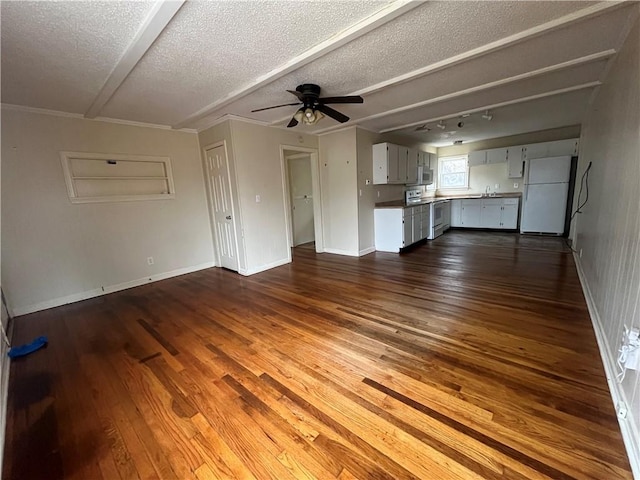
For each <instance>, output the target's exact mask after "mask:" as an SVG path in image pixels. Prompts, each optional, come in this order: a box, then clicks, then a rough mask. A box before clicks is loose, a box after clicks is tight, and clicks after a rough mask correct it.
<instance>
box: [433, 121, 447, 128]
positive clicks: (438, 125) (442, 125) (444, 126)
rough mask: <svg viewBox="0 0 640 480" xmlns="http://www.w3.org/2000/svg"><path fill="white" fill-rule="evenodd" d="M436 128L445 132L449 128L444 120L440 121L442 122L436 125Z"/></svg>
mask: <svg viewBox="0 0 640 480" xmlns="http://www.w3.org/2000/svg"><path fill="white" fill-rule="evenodd" d="M436 127H438V128H440V129H442V130H444V129H445V128H447V126H446V125H445V124H444V122H443V121H442V120H440V121H439V122H438V124H437V125H436Z"/></svg>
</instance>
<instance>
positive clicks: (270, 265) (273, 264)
mask: <svg viewBox="0 0 640 480" xmlns="http://www.w3.org/2000/svg"><path fill="white" fill-rule="evenodd" d="M287 263H291V258H283V259H282V260H276V261H275V262H271V263H268V264H266V265H262V266H260V267H257V268H249V269H241V270H238V273H239V274H240V275H244V276H245V277H248V276H249V275H254V274H256V273H260V272H264V271H265V270H271V269H272V268H275V267H280V266H282V265H286V264H287Z"/></svg>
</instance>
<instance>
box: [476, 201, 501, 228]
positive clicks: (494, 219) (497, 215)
mask: <svg viewBox="0 0 640 480" xmlns="http://www.w3.org/2000/svg"><path fill="white" fill-rule="evenodd" d="M481 202H482V212H481V213H480V223H481V225H482V227H483V228H501V226H502V199H501V198H485V199H483V200H481Z"/></svg>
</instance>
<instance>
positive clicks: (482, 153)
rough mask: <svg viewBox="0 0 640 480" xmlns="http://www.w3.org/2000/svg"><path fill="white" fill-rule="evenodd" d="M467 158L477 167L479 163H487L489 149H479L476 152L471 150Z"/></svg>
mask: <svg viewBox="0 0 640 480" xmlns="http://www.w3.org/2000/svg"><path fill="white" fill-rule="evenodd" d="M467 160H468V162H469V166H470V167H475V166H477V165H485V164H486V163H487V151H486V150H477V151H475V152H469V155H468V156H467Z"/></svg>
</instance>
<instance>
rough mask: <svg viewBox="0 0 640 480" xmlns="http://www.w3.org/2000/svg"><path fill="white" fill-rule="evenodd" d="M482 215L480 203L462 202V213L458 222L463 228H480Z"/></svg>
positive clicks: (476, 201)
mask: <svg viewBox="0 0 640 480" xmlns="http://www.w3.org/2000/svg"><path fill="white" fill-rule="evenodd" d="M481 213H482V203H481V202H479V201H478V200H462V213H461V219H462V221H461V222H460V223H461V224H462V226H463V227H468V228H479V227H482V222H481V220H480V214H481Z"/></svg>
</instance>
